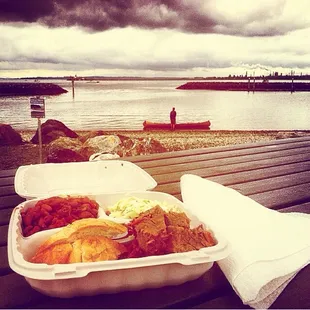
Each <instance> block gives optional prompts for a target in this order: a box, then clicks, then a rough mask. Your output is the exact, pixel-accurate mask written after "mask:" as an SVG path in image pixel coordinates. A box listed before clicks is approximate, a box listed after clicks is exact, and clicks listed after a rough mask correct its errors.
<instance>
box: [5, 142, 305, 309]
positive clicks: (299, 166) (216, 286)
mask: <svg viewBox="0 0 310 310" xmlns="http://www.w3.org/2000/svg"><path fill="white" fill-rule="evenodd" d="M126 160H129V161H131V162H134V163H136V164H137V165H138V166H140V167H141V168H143V169H145V170H146V171H147V172H148V173H149V174H150V175H152V176H153V177H154V179H155V180H156V181H157V183H158V186H157V187H156V188H155V190H156V191H162V192H166V193H169V194H172V195H174V196H176V197H177V198H179V199H181V196H180V184H179V180H180V177H181V176H182V175H183V174H185V173H191V174H196V175H199V176H201V177H203V178H208V179H210V180H212V181H216V182H218V183H221V184H223V185H225V186H228V187H231V188H234V189H236V190H238V191H239V192H241V193H242V194H244V195H246V196H249V197H251V198H252V199H254V200H255V201H257V202H258V203H260V204H262V205H264V206H265V207H267V208H272V209H276V210H279V211H281V212H295V211H300V212H304V213H310V136H305V137H301V138H293V139H283V140H275V141H270V142H262V143H255V144H244V145H234V146H228V147H216V148H205V149H195V150H186V151H179V152H171V153H162V154H153V155H145V156H137V157H130V158H126ZM15 171H16V170H3V171H0V307H1V308H127V309H128V308H213V309H214V308H247V307H245V306H244V305H243V304H242V302H241V301H240V299H239V298H238V297H237V295H236V294H235V293H234V291H233V290H232V288H231V287H230V285H229V283H228V281H227V280H226V278H225V276H224V275H223V273H222V272H221V270H220V269H219V267H218V266H217V265H216V264H215V266H214V267H213V268H211V270H210V271H208V272H207V273H205V274H204V275H203V276H202V277H200V278H199V279H197V280H194V281H191V282H187V283H185V284H182V285H178V286H169V287H164V288H159V289H146V290H143V291H142V292H141V291H137V292H122V293H118V294H104V295H99V296H93V297H79V298H70V299H60V298H52V297H47V296H45V295H42V294H40V293H38V292H36V291H35V290H33V289H32V288H31V287H30V286H29V285H28V284H27V283H26V281H25V280H24V278H23V277H22V276H20V275H18V274H16V273H14V272H13V271H12V270H11V269H10V267H9V264H8V259H7V232H8V225H9V219H10V214H11V212H12V210H13V208H14V207H15V206H16V205H17V204H19V203H20V202H22V201H23V199H22V198H21V197H19V196H18V195H17V194H16V193H15V190H14V175H15ZM309 279H310V266H308V267H306V268H304V269H303V270H302V271H301V272H299V273H298V275H297V276H296V277H295V278H294V279H293V281H292V282H290V284H289V285H288V287H287V288H286V289H285V290H284V292H283V293H282V294H281V295H280V296H279V297H278V299H277V300H276V302H275V303H274V304H273V305H272V308H295V309H296V308H303V309H305V308H310V281H309Z"/></svg>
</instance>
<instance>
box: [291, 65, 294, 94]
mask: <svg viewBox="0 0 310 310" xmlns="http://www.w3.org/2000/svg"><path fill="white" fill-rule="evenodd" d="M293 74H294V71H293V70H292V71H291V76H292V88H291V93H293V92H294V76H293Z"/></svg>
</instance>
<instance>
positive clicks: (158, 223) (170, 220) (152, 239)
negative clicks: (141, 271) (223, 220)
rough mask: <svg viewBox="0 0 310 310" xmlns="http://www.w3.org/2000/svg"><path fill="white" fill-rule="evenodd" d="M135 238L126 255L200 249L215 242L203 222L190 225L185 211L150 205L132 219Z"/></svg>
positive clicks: (131, 224)
mask: <svg viewBox="0 0 310 310" xmlns="http://www.w3.org/2000/svg"><path fill="white" fill-rule="evenodd" d="M129 230H130V231H132V233H133V235H134V236H135V240H134V241H133V242H132V243H131V244H130V245H129V246H128V247H127V252H128V257H143V256H149V255H161V254H169V253H179V252H188V251H193V250H199V249H201V248H203V247H209V246H213V245H215V244H216V241H215V240H214V238H213V236H212V233H211V232H210V231H208V230H205V229H203V227H202V225H200V226H198V227H196V228H194V229H191V228H190V219H189V218H188V217H187V215H186V214H185V213H177V212H165V211H163V210H162V209H161V208H160V207H155V208H152V209H150V210H148V211H146V212H144V213H141V214H140V216H139V217H138V218H136V219H134V220H132V221H131V223H130V224H129Z"/></svg>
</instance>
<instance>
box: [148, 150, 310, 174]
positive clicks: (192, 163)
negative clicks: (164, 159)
mask: <svg viewBox="0 0 310 310" xmlns="http://www.w3.org/2000/svg"><path fill="white" fill-rule="evenodd" d="M296 155H302V157H297V158H296V160H295V162H298V158H302V159H301V160H302V161H306V160H310V146H309V147H307V148H303V149H301V150H298V149H290V150H285V151H275V152H273V153H259V154H251V155H239V156H233V157H225V158H221V159H219V158H216V159H213V158H207V157H205V158H203V159H201V160H200V159H199V160H198V159H197V158H195V160H192V159H193V158H191V157H190V158H188V157H184V158H182V161H180V160H178V161H177V162H171V163H170V165H169V166H164V167H163V166H159V167H152V168H144V169H145V170H146V171H147V172H148V173H149V174H151V175H152V176H153V177H155V176H156V175H157V174H163V173H171V172H177V171H186V170H188V168H189V167H190V169H202V168H206V167H213V166H217V167H218V166H225V165H230V164H236V163H247V162H253V161H258V160H264V159H272V160H275V159H276V158H281V157H289V156H294V157H295V156H296ZM292 159H293V158H292ZM301 160H300V159H299V161H301Z"/></svg>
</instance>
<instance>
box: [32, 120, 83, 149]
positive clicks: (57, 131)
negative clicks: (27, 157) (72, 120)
mask: <svg viewBox="0 0 310 310" xmlns="http://www.w3.org/2000/svg"><path fill="white" fill-rule="evenodd" d="M41 133H42V143H43V144H47V143H50V142H52V141H54V140H56V139H57V138H59V137H69V138H77V137H78V134H77V133H76V132H74V131H73V130H71V129H69V128H68V127H67V126H66V125H64V124H63V123H62V122H60V121H57V120H53V119H49V120H47V121H46V122H45V123H43V124H42V125H41ZM31 142H32V143H34V144H38V143H39V134H38V130H37V131H36V133H35V135H34V136H33V137H32V139H31Z"/></svg>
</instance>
